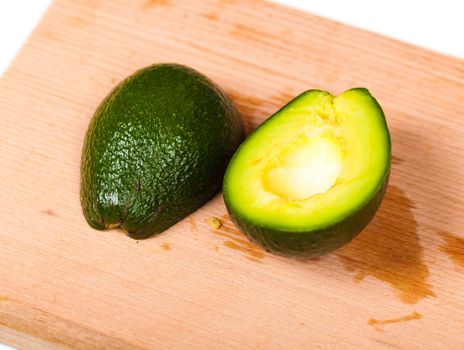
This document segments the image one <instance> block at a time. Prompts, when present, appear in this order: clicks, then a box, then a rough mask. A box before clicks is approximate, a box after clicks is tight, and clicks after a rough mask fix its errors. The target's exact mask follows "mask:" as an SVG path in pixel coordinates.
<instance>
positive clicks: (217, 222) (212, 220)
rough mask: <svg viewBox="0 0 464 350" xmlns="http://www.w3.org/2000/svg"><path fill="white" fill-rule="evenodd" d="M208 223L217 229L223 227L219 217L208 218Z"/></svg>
mask: <svg viewBox="0 0 464 350" xmlns="http://www.w3.org/2000/svg"><path fill="white" fill-rule="evenodd" d="M206 223H207V224H208V225H209V226H211V227H212V228H214V229H215V230H219V229H220V228H221V227H222V222H221V220H219V219H218V218H217V217H215V216H212V217H210V218H209V219H208V220H206Z"/></svg>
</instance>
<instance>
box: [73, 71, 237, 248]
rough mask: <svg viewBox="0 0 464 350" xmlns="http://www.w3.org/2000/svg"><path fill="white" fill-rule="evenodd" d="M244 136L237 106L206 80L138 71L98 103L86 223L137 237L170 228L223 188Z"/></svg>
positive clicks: (88, 163) (86, 179) (87, 145)
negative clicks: (223, 179) (224, 179)
mask: <svg viewBox="0 0 464 350" xmlns="http://www.w3.org/2000/svg"><path fill="white" fill-rule="evenodd" d="M243 136H244V130H243V125H242V121H241V119H240V116H239V114H238V112H237V110H236V108H235V106H234V104H233V103H232V101H231V100H230V99H229V98H228V97H227V96H226V95H225V94H224V93H223V92H222V91H221V90H220V89H219V88H218V87H217V86H215V85H214V83H213V82H211V81H210V80H209V79H208V78H206V77H205V76H203V75H201V74H200V73H198V72H196V71H194V70H193V69H190V68H187V67H185V66H181V65H176V64H157V65H153V66H150V67H147V68H144V69H141V70H139V71H137V72H136V73H134V74H133V75H132V76H130V77H128V78H127V79H125V80H124V81H123V82H121V83H120V84H119V85H118V86H117V87H116V88H115V89H114V90H113V91H112V92H111V93H110V94H109V95H108V96H107V97H106V98H105V99H104V101H103V102H102V103H101V104H100V106H99V107H98V109H97V110H96V112H95V114H94V116H93V119H92V121H91V123H90V126H89V129H88V131H87V135H86V137H85V141H84V147H83V151H82V161H81V204H82V208H83V212H84V216H85V218H86V220H87V222H88V223H89V225H90V226H92V227H93V228H96V229H99V230H104V229H111V228H115V227H121V228H122V229H124V230H126V231H127V232H128V233H129V235H130V236H131V237H132V238H136V239H143V238H146V237H148V236H150V235H153V234H156V233H159V232H162V231H164V230H166V229H167V228H169V227H170V226H172V225H174V224H175V223H176V222H178V221H179V220H181V219H183V218H184V217H185V216H187V215H188V214H190V213H191V212H193V211H194V210H196V209H197V208H199V207H200V206H201V205H203V204H204V203H205V202H206V201H207V200H209V199H210V198H211V197H212V196H213V195H214V194H215V193H216V192H217V191H218V190H219V189H220V187H221V184H222V177H223V174H224V171H225V169H226V166H227V163H228V161H229V159H230V157H231V156H232V155H233V153H234V151H235V150H236V148H237V147H238V145H239V144H240V142H241V141H242V139H243Z"/></svg>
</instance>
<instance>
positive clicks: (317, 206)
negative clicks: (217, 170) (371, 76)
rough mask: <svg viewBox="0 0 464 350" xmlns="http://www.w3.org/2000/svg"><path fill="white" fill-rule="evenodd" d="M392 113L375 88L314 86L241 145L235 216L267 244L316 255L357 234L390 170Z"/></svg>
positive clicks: (231, 178) (234, 166)
mask: <svg viewBox="0 0 464 350" xmlns="http://www.w3.org/2000/svg"><path fill="white" fill-rule="evenodd" d="M390 158H391V142H390V134H389V131H388V127H387V123H386V121H385V116H384V114H383V112H382V109H381V107H380V105H379V104H378V103H377V101H376V100H375V98H374V97H372V95H371V94H370V93H369V91H368V90H367V89H364V88H356V89H351V90H348V91H345V92H344V93H342V94H341V95H339V96H333V95H331V94H330V93H328V92H326V91H320V90H309V91H306V92H304V93H302V94H301V95H299V96H297V97H296V98H295V99H293V100H292V101H290V102H289V103H288V104H287V105H286V106H284V107H283V108H282V109H280V110H279V111H278V112H276V113H275V114H274V115H273V116H271V117H270V118H269V119H268V120H266V121H265V122H264V123H263V124H262V125H260V126H259V127H258V128H257V129H256V130H255V131H254V132H253V133H252V134H251V135H250V136H249V137H248V138H247V139H246V140H245V142H243V143H242V144H241V146H240V147H239V149H238V150H237V152H236V153H235V155H234V156H233V158H232V160H231V162H230V163H229V166H228V168H227V170H226V174H225V177H224V186H223V189H224V200H225V203H226V206H227V209H228V211H229V213H230V215H231V218H232V220H233V221H234V223H235V224H236V225H237V226H238V227H239V228H240V229H241V230H242V231H243V232H244V233H245V234H246V235H247V236H248V237H249V238H250V239H251V240H252V241H254V242H256V243H258V244H260V245H261V246H263V247H264V248H265V249H266V250H267V251H269V252H272V253H276V254H280V255H287V256H297V257H309V258H314V257H318V256H320V255H323V254H325V253H328V252H330V251H333V250H335V249H337V248H339V247H341V246H342V245H344V244H346V243H348V242H349V241H350V240H351V239H353V238H354V237H355V236H356V235H357V234H358V233H359V232H361V230H363V229H364V227H365V226H366V225H367V224H368V223H369V222H370V221H371V219H372V218H373V216H374V214H375V212H376V211H377V209H378V208H379V206H380V203H381V201H382V199H383V196H384V193H385V189H386V187H387V183H388V177H389V173H390Z"/></svg>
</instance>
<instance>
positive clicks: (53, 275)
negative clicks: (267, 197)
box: [0, 0, 464, 350]
mask: <svg viewBox="0 0 464 350" xmlns="http://www.w3.org/2000/svg"><path fill="white" fill-rule="evenodd" d="M154 62H178V63H183V64H187V65H189V66H192V67H194V68H196V69H198V70H200V71H201V72H203V73H204V74H206V75H207V76H209V77H211V78H212V79H213V80H214V81H216V82H217V83H218V84H219V85H221V86H222V87H223V88H224V89H225V90H226V91H227V92H228V93H229V94H230V95H231V97H232V98H233V99H234V101H235V102H236V103H237V105H238V107H239V109H240V110H241V112H242V113H243V117H244V119H245V123H246V126H247V130H248V131H249V130H251V129H253V128H254V127H256V126H257V125H258V124H259V123H261V122H262V121H263V120H264V119H265V118H267V117H268V116H269V115H270V114H271V113H272V112H274V111H275V110H276V109H278V108H279V107H280V106H281V105H282V104H283V103H285V102H287V101H288V100H289V99H290V98H291V97H292V96H294V95H296V94H298V93H299V92H301V91H303V90H306V89H308V88H322V89H326V90H329V91H331V92H333V93H340V92H342V91H344V90H346V89H348V88H351V87H354V86H365V87H368V88H369V89H370V90H371V92H372V93H373V95H374V96H376V97H377V98H378V100H379V101H380V102H381V104H382V106H383V107H384V109H385V112H386V115H387V119H388V123H389V125H390V129H391V133H392V138H393V153H394V159H393V169H392V176H391V185H390V187H389V189H388V192H387V195H386V199H385V201H384V203H383V205H382V207H381V209H380V211H379V213H378V215H377V216H376V217H375V219H374V220H373V222H372V223H371V224H370V225H369V226H368V228H367V229H366V230H365V231H364V232H363V233H362V234H361V235H360V236H359V237H358V238H356V239H355V240H354V241H353V242H352V243H350V244H349V245H347V246H345V247H344V248H342V249H340V250H339V251H337V252H335V253H333V254H330V255H327V256H325V257H323V258H321V259H319V260H315V261H298V260H292V259H284V258H279V257H275V256H272V255H269V254H267V253H265V252H263V251H262V250H260V249H259V248H257V247H256V246H254V245H253V244H251V243H249V242H248V241H247V240H246V239H245V237H244V236H243V235H242V234H241V233H240V232H238V231H237V230H236V229H235V228H234V227H233V225H232V224H231V223H230V220H229V219H228V217H227V216H225V214H226V212H225V209H224V205H223V201H222V198H221V196H220V195H218V196H217V197H216V198H215V199H214V200H212V201H211V202H209V203H208V204H207V205H205V206H204V207H203V208H201V209H200V210H198V211H197V212H196V213H194V214H193V215H191V216H190V217H189V218H187V219H186V220H183V221H182V222H181V223H179V224H178V225H176V226H174V227H173V228H172V229H170V230H169V231H168V232H165V233H163V234H161V235H159V236H157V237H154V238H152V239H149V240H145V241H140V242H136V241H133V240H131V239H129V238H127V237H126V236H124V235H123V234H122V233H121V232H120V231H110V232H97V231H94V230H92V229H90V228H89V227H88V226H87V224H86V223H85V221H84V218H83V216H82V214H81V208H80V204H79V195H78V190H79V160H80V151H81V146H82V140H83V137H84V133H85V131H86V128H87V125H88V122H89V119H90V118H91V116H92V114H93V111H94V110H95V108H96V106H97V105H98V103H99V102H100V101H101V99H102V98H103V97H104V96H105V95H106V94H107V93H108V91H109V90H110V89H111V88H112V87H113V86H114V85H115V84H116V83H117V82H118V81H120V80H121V79H123V78H124V77H125V76H127V75H128V74H130V73H132V72H133V71H134V70H136V69H137V68H139V67H143V66H146V65H149V64H152V63H154ZM463 101H464V62H463V61H462V60H459V59H456V58H451V57H446V56H442V55H438V54H436V53H433V52H430V51H425V50H423V49H420V48H417V47H413V46H410V45H406V44H403V43H400V42H397V41H394V40H391V39H387V38H384V37H380V36H377V35H374V34H371V33H368V32H364V31H360V30H357V29H353V28H351V27H348V26H345V25H342V24H339V23H335V22H331V21H328V20H325V19H322V18H319V17H316V16H313V15H310V14H304V13H301V12H298V11H294V10H291V9H287V8H285V7H281V6H278V5H274V4H270V3H266V2H261V1H247V0H222V1H213V0H205V1H195V2H194V1H193V0H179V1H174V0H150V1H129V0H113V1H110V0H106V1H103V0H101V1H96V0H79V1H71V0H57V1H55V2H54V3H53V5H52V6H51V8H50V9H49V11H48V12H47V14H46V15H45V17H44V19H43V20H42V21H41V23H40V25H39V26H38V27H37V28H36V30H35V31H34V33H33V35H32V36H31V38H30V39H29V41H28V42H27V44H26V45H25V46H24V47H23V49H22V50H21V52H20V54H19V55H18V57H17V58H16V60H15V62H14V63H13V65H12V66H11V68H10V69H9V70H8V71H7V73H6V74H5V75H4V76H3V78H2V80H1V82H0V105H1V110H0V121H1V125H2V127H1V128H0V164H1V167H0V180H1V182H0V186H1V196H0V222H1V229H0V326H1V327H0V339H2V340H3V341H5V342H8V343H11V344H14V345H17V346H19V347H21V348H28V349H31V348H37V349H41V348H51V347H56V348H63V347H71V348H81V349H102V348H110V349H129V348H130V349H205V348H211V349H282V348H285V349H289V348H294V349H308V348H311V349H346V348H348V349H438V348H441V349H450V350H451V349H462V348H464V336H463V334H462V329H463V328H464V283H463V281H464V265H463V260H464V259H463V251H464V232H463V227H464V218H463V212H464V199H463V198H464V196H463V192H464V191H463V190H464V176H463V171H464V142H463V141H462V140H463V138H462V135H463V132H464V118H463V114H462V111H463ZM212 216H214V217H217V218H220V219H221V220H222V222H223V225H222V227H220V228H217V229H215V228H213V227H211V226H210V225H208V224H207V223H206V221H207V220H208V219H209V218H211V217H212Z"/></svg>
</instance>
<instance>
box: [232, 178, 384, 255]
mask: <svg viewBox="0 0 464 350" xmlns="http://www.w3.org/2000/svg"><path fill="white" fill-rule="evenodd" d="M389 174H390V170H388V173H387V174H386V177H385V180H384V182H383V184H382V185H381V186H380V187H379V189H378V190H377V192H376V194H375V195H374V196H373V197H372V199H371V200H370V201H369V202H368V203H367V204H366V205H365V206H364V207H363V208H361V209H359V210H358V211H356V212H355V213H353V214H351V215H350V216H349V217H347V218H345V219H344V220H343V221H341V222H339V223H336V224H334V225H332V226H330V227H326V228H324V229H321V230H317V231H310V232H287V231H281V230H276V229H271V228H264V227H259V226H255V225H253V224H252V223H250V222H248V221H247V220H245V219H244V218H242V217H241V216H240V215H238V214H237V213H235V212H233V211H232V210H231V209H230V207H229V206H227V200H226V201H225V202H226V207H227V210H228V212H229V215H230V217H231V219H232V221H233V222H234V224H235V225H237V227H239V228H240V230H241V231H242V232H244V233H245V235H246V236H247V237H248V238H249V239H250V240H251V241H253V242H254V243H256V244H258V245H260V246H262V247H263V248H264V249H265V250H266V251H267V252H270V253H274V254H277V255H282V256H289V257H295V258H309V259H314V258H317V257H319V256H321V255H324V254H327V253H329V252H331V251H333V250H336V249H338V248H340V247H341V246H343V245H345V244H346V243H348V242H350V241H351V240H352V239H353V238H354V237H356V236H357V235H358V234H359V233H360V232H361V231H362V230H363V229H364V228H365V227H366V226H367V224H369V222H370V221H371V220H372V218H373V217H374V215H375V213H376V211H377V209H378V208H379V207H380V204H381V203H382V199H383V197H384V195H385V191H386V189H387V185H388V178H389Z"/></svg>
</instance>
